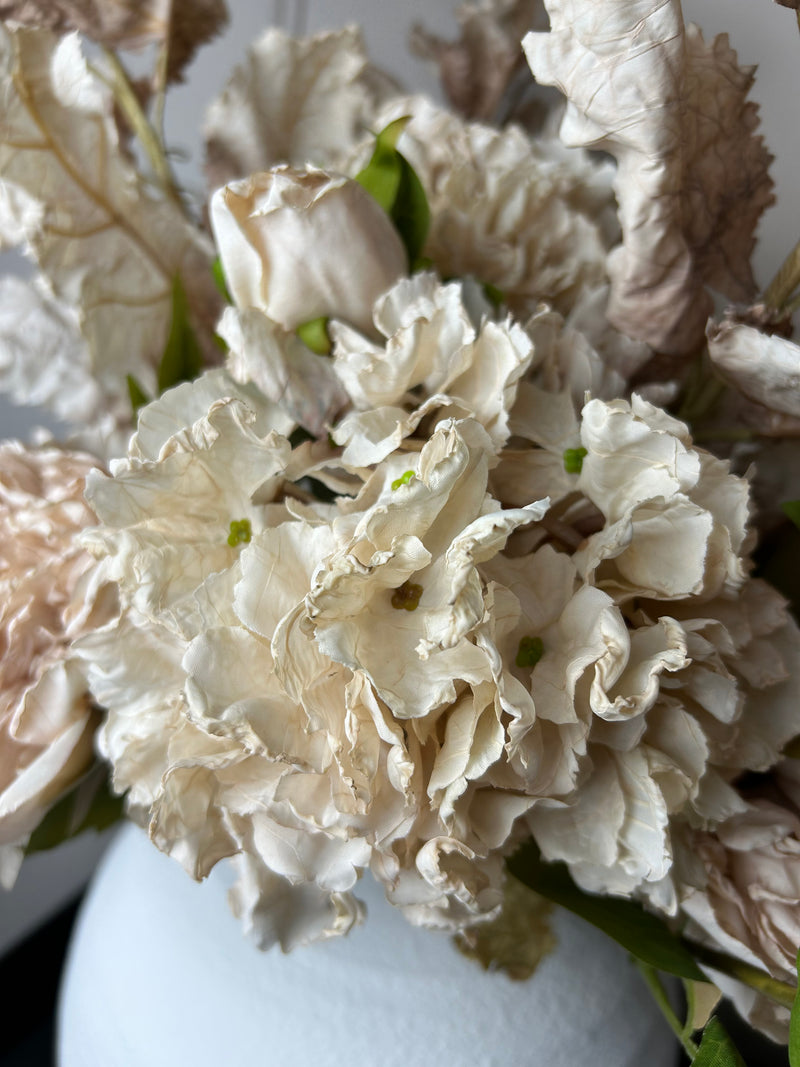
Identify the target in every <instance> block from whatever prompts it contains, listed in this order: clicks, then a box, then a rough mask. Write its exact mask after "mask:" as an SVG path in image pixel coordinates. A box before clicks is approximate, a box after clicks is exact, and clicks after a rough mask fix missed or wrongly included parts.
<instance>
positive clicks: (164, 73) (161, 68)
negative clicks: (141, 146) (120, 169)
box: [153, 2, 173, 158]
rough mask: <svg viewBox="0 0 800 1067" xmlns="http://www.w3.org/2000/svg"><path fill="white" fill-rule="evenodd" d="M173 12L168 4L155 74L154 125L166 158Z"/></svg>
mask: <svg viewBox="0 0 800 1067" xmlns="http://www.w3.org/2000/svg"><path fill="white" fill-rule="evenodd" d="M172 12H173V5H172V3H171V2H169V4H168V11H167V18H166V24H167V32H166V33H165V34H164V39H163V40H162V42H161V47H160V48H159V50H158V58H157V60H156V69H155V73H154V75H153V127H154V129H155V132H156V136H157V137H158V139H159V143H160V146H161V150H162V153H163V154H164V158H166V153H165V149H164V146H165V141H164V106H165V104H166V100H167V78H168V76H169V42H170V39H171V37H172Z"/></svg>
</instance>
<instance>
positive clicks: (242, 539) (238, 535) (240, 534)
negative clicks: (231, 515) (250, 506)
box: [228, 519, 253, 548]
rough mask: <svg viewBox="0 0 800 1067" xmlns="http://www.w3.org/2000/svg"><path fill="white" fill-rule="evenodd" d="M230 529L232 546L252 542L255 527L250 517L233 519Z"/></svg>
mask: <svg viewBox="0 0 800 1067" xmlns="http://www.w3.org/2000/svg"><path fill="white" fill-rule="evenodd" d="M230 530H231V532H230V533H229V534H228V544H229V545H230V546H231V548H236V546H237V545H246V544H249V543H250V539H251V537H252V536H253V527H252V526H251V525H250V520H249V519H232V520H231V526H230Z"/></svg>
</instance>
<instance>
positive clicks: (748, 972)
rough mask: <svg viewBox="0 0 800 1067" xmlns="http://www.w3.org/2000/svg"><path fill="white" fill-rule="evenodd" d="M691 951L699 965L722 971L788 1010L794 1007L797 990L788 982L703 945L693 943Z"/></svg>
mask: <svg viewBox="0 0 800 1067" xmlns="http://www.w3.org/2000/svg"><path fill="white" fill-rule="evenodd" d="M691 951H692V952H693V953H694V955H695V958H696V959H697V961H698V963H702V964H705V966H707V967H712V968H713V969H714V970H715V971H722V972H723V974H727V975H730V977H731V978H736V979H737V980H738V981H740V982H742V983H744V985H747V986H749V987H750V988H751V989H755V990H756V991H757V992H759V993H763V994H764V996H766V997H769V999H770V1000H774V1001H775V1002H776V1003H777V1004H782V1005H783V1006H784V1007H786V1008H791V1007H792V1006H793V1005H794V1000H795V997H796V996H797V988H796V987H795V986H793V985H789V983H788V982H781V981H779V979H777V978H772V977H771V976H770V975H768V974H765V973H764V971H761V970H759V969H758V967H753V966H752V965H751V964H749V963H744V962H742V960H737V959H734V958H733V957H732V956H727V955H726V954H725V953H724V952H717V951H715V950H714V949H710V948H705V947H704V946H703V945H696V944H694V943H693V942H692V944H691Z"/></svg>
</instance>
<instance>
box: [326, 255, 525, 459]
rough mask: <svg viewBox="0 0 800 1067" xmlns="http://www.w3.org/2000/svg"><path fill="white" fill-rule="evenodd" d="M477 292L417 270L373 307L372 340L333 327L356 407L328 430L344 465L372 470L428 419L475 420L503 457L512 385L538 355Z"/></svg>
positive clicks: (339, 363) (337, 359)
mask: <svg viewBox="0 0 800 1067" xmlns="http://www.w3.org/2000/svg"><path fill="white" fill-rule="evenodd" d="M489 310H490V308H489V305H488V304H487V303H486V302H485V301H484V300H483V299H482V297H481V295H480V293H479V292H477V289H476V287H475V286H470V285H462V284H461V283H458V282H452V283H449V284H442V283H441V282H439V281H438V280H437V279H436V276H435V275H433V274H427V273H422V274H416V275H414V276H413V277H412V278H405V279H402V280H401V281H400V282H398V283H397V284H396V285H394V286H393V287H392V288H391V289H390V290H389V291H388V292H387V293H386V294H384V295H383V296H382V297H381V298H379V300H378V301H377V302H376V304H375V310H374V323H375V328H376V330H377V331H378V333H379V335H382V337H383V338H385V339H386V340H385V343H384V344H377V343H375V342H373V341H370V340H369V339H368V338H366V337H364V336H363V335H362V334H360V333H358V332H357V331H355V330H353V329H352V328H351V327H349V326H347V325H346V324H344V323H338V322H333V323H331V326H330V332H331V335H332V338H333V353H332V355H333V368H334V371H335V372H336V374H337V375H338V377H339V379H340V381H341V383H342V385H343V386H344V389H345V390H346V394H347V396H348V397H349V400H350V402H351V404H352V406H353V408H354V409H355V410H354V411H353V412H352V413H351V414H349V415H347V416H346V417H345V418H344V419H343V420H342V421H341V422H340V423H339V424H338V425H337V426H336V427H335V428H334V429H333V431H332V434H333V438H334V440H335V441H336V442H337V443H338V444H340V445H344V453H343V456H342V459H343V462H345V463H348V464H352V465H354V466H368V465H370V464H372V463H377V462H379V461H380V460H382V459H384V458H385V457H386V456H388V455H389V453H390V452H392V451H393V450H394V449H395V448H397V447H399V446H400V444H401V442H402V441H403V440H404V439H405V438H406V437H408V436H410V435H412V434H414V433H415V431H416V430H417V429H418V428H419V427H420V424H421V423H422V422H423V420H427V422H428V423H429V424H430V423H431V422H432V421H433V418H434V415H435V416H436V417H437V418H442V417H444V416H447V415H451V416H452V415H462V416H463V415H468V416H471V417H473V418H475V419H477V420H478V421H479V422H480V423H481V424H482V425H483V427H484V428H485V429H486V430H487V432H488V433H489V435H490V438H491V442H492V446H493V448H494V450H495V451H499V450H500V448H502V446H503V445H504V444H505V442H506V440H507V439H508V436H509V426H508V415H509V411H510V409H511V407H512V405H513V403H514V400H515V397H516V386H517V382H518V381H519V379H520V378H521V376H522V375H523V373H524V372H525V370H526V369H527V368H528V366H529V365H530V363H531V360H532V358H533V355H534V350H533V345H532V344H531V341H530V338H529V337H528V336H527V335H526V334H525V332H524V330H522V328H521V327H520V326H518V325H516V324H514V323H512V322H511V320H510V319H509V320H506V321H505V322H493V321H490V320H489V318H488V312H489Z"/></svg>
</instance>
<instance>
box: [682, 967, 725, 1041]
mask: <svg viewBox="0 0 800 1067" xmlns="http://www.w3.org/2000/svg"><path fill="white" fill-rule="evenodd" d="M683 988H684V991H685V993H686V1002H687V1007H688V1011H687V1017H686V1021H687V1024H688V1026H689V1027H690V1029H691V1032H692V1033H694V1031H695V1030H702V1029H703V1027H704V1026H705V1025H706V1023H707V1022H708V1020H709V1019H710V1018H711V1013H712V1012H713V1011H714V1009H715V1008H716V1006H717V1004H719V1002H720V999H721V998H722V993H720V991H719V990H718V989H717V987H716V986H715V985H714V984H713V983H712V982H693V981H691V979H689V978H686V979H684V983H683Z"/></svg>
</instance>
